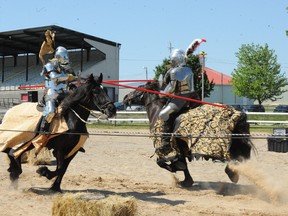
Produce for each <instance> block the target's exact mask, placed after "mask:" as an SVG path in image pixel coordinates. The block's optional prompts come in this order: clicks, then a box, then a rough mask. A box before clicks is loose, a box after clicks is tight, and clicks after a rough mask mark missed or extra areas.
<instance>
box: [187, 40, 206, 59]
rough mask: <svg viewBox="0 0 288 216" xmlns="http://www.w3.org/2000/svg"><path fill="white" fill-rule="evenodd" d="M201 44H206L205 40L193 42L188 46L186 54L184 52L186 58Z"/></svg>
mask: <svg viewBox="0 0 288 216" xmlns="http://www.w3.org/2000/svg"><path fill="white" fill-rule="evenodd" d="M202 42H206V40H205V39H195V40H193V41H192V42H191V44H190V45H189V46H188V48H187V49H186V52H185V55H186V58H187V56H188V55H190V54H192V53H193V52H194V51H195V50H196V48H197V47H198V46H199V45H200V44H201V43H202Z"/></svg>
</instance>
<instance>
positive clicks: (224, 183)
mask: <svg viewBox="0 0 288 216" xmlns="http://www.w3.org/2000/svg"><path fill="white" fill-rule="evenodd" d="M128 132H129V131H128ZM146 132H148V131H146ZM253 143H254V144H255V146H256V148H257V151H258V154H257V155H255V154H253V155H252V159H251V161H249V162H248V163H245V164H243V165H240V166H239V167H237V170H238V171H239V172H240V173H241V176H240V180H239V182H238V183H237V184H234V183H231V182H230V180H229V178H228V177H227V175H226V174H225V172H224V168H225V166H226V164H223V163H213V162H212V161H205V160H204V161H202V160H199V161H192V162H191V163H189V169H190V172H191V175H192V176H193V178H194V181H195V184H194V185H193V187H191V188H189V189H185V188H181V187H179V186H178V185H177V181H179V180H183V174H182V173H181V172H179V173H176V174H171V173H169V172H168V171H166V170H164V169H161V168H160V167H158V166H157V164H156V163H155V160H156V158H155V156H154V157H152V158H150V156H151V155H153V150H154V148H153V146H152V141H151V140H150V139H149V138H148V137H134V136H107V135H104V136H103V135H102V136H95V135H91V136H90V138H89V139H88V141H87V142H86V144H85V150H86V153H79V154H78V155H77V156H76V157H75V158H74V160H73V161H72V162H71V164H70V166H69V168H68V171H67V172H66V174H65V176H64V179H63V182H62V189H63V191H64V193H76V192H83V193H102V194H104V195H106V196H108V195H111V194H117V195H120V196H133V197H135V198H136V200H137V207H138V215H145V216H146V215H151V216H152V215H153V216H154V215H163V216H164V215H165V216H172V215H173V216H175V215H181V216H182V215H183V216H184V215H185V216H186V215H233V216H234V215H257V216H260V215H261V216H263V215H265V216H266V215H287V212H288V193H287V192H288V153H276V152H270V151H268V150H267V140H266V139H254V140H253ZM0 162H1V164H2V166H1V168H0V191H1V193H0V200H1V202H0V215H3V216H16V215H17V216H18V215H25V216H26V215H29V216H39V215H41V216H46V215H47V216H48V215H51V214H52V204H53V199H54V198H55V196H57V195H39V194H36V193H33V192H31V191H29V189H30V188H35V187H36V188H48V187H49V186H50V185H51V184H52V181H49V180H47V179H45V178H43V177H40V176H39V175H38V174H37V173H36V172H35V171H36V169H37V167H36V166H32V165H29V164H23V173H22V175H21V177H20V179H19V182H18V189H17V190H16V189H13V188H12V187H10V180H9V176H8V172H7V171H6V169H7V166H8V165H7V160H6V158H5V155H4V154H1V157H0ZM51 168H52V169H54V167H53V166H51Z"/></svg>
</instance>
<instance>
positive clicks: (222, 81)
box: [205, 67, 232, 85]
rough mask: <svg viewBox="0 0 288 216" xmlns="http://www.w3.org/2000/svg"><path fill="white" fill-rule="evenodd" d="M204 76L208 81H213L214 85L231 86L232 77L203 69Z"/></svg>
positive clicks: (206, 68)
mask: <svg viewBox="0 0 288 216" xmlns="http://www.w3.org/2000/svg"><path fill="white" fill-rule="evenodd" d="M205 71H206V74H207V76H208V79H209V81H210V82H211V81H213V82H214V84H215V85H231V84H232V83H231V81H232V77H230V76H228V75H226V74H223V73H220V72H218V71H215V70H213V69H211V68H208V67H205Z"/></svg>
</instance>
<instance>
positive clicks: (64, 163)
mask: <svg viewBox="0 0 288 216" xmlns="http://www.w3.org/2000/svg"><path fill="white" fill-rule="evenodd" d="M53 154H54V156H55V157H56V160H57V167H56V170H55V171H50V170H49V169H48V168H47V167H46V166H44V167H40V168H39V169H38V170H37V173H39V174H40V175H41V176H45V177H46V178H47V179H49V180H50V179H52V178H54V177H56V179H55V181H54V183H53V184H52V186H51V187H50V189H49V190H50V191H52V192H61V187H60V185H61V182H62V179H63V176H64V174H65V172H66V170H67V168H68V166H69V164H70V162H71V160H72V159H73V158H74V157H75V156H76V154H77V152H76V153H75V154H74V155H72V156H71V157H69V158H67V159H64V155H63V153H62V152H59V151H57V155H55V152H53Z"/></svg>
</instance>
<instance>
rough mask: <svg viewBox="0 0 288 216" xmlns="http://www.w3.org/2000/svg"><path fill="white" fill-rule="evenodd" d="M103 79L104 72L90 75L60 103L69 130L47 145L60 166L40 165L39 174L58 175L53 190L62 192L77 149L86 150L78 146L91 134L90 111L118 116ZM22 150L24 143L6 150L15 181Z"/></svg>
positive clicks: (19, 166)
mask: <svg viewBox="0 0 288 216" xmlns="http://www.w3.org/2000/svg"><path fill="white" fill-rule="evenodd" d="M102 79H103V76H102V74H101V75H100V76H99V77H98V76H96V77H94V76H93V75H92V74H91V75H90V76H89V78H87V80H86V82H85V83H84V84H81V85H80V86H79V87H77V88H76V89H75V90H74V92H73V93H72V94H69V95H67V96H66V97H65V98H64V100H63V102H62V104H61V107H62V113H61V114H62V116H63V118H64V119H65V121H66V123H67V126H68V131H66V132H65V133H63V134H60V135H58V136H55V137H53V138H51V139H50V140H49V141H48V143H47V145H46V147H47V148H48V149H53V155H54V157H55V158H56V162H57V167H56V169H55V171H50V170H49V169H48V168H47V167H46V166H43V167H40V168H39V169H38V170H37V173H39V174H40V175H41V176H44V177H46V178H47V179H49V180H50V179H53V178H55V181H54V183H53V184H52V186H51V188H50V189H49V190H50V191H53V192H61V187H60V186H61V181H62V178H63V176H64V174H65V172H66V170H67V168H68V165H69V163H70V162H71V160H72V159H73V158H74V157H75V156H76V154H77V152H78V151H81V150H82V151H83V149H81V148H80V147H79V148H77V147H78V144H79V143H80V142H81V139H82V138H83V136H86V137H87V135H88V131H87V128H86V121H87V119H88V117H89V115H90V111H91V110H97V111H100V112H102V113H103V114H105V115H106V116H108V117H113V116H115V115H116V108H115V106H114V104H113V101H112V100H111V99H110V98H109V97H108V95H107V92H106V91H105V89H104V88H103V86H102V84H101V83H102ZM12 109H13V108H12ZM35 136H37V134H35ZM82 140H83V139H82ZM85 140H86V139H85ZM85 140H84V141H85ZM27 143H28V142H27ZM27 143H24V144H23V145H22V146H25V145H26V144H27ZM30 143H31V141H30ZM32 148H34V146H33V145H32V144H31V145H30V146H29V148H27V149H26V150H25V151H28V150H31V149H32ZM75 149H76V150H75ZM19 150H21V146H20V147H19V148H18V149H11V148H7V149H5V150H4V151H3V152H4V153H7V155H8V157H9V159H10V167H9V168H8V172H9V173H10V179H11V181H12V182H15V181H16V180H18V178H19V176H20V174H21V173H22V168H21V155H22V154H23V153H24V152H25V151H23V152H22V151H21V154H20V156H19V157H16V158H15V155H16V153H17V152H18V151H19ZM71 152H72V153H71Z"/></svg>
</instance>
